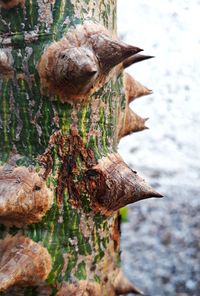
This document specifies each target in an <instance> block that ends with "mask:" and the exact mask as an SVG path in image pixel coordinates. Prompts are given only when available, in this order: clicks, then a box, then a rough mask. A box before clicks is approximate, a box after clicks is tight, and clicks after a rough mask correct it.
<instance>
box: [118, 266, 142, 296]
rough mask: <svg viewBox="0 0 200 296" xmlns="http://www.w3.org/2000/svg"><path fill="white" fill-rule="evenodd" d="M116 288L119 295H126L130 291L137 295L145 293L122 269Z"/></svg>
mask: <svg viewBox="0 0 200 296" xmlns="http://www.w3.org/2000/svg"><path fill="white" fill-rule="evenodd" d="M114 288H115V292H116V294H117V295H124V294H128V293H134V294H137V295H144V293H143V292H142V291H141V290H140V289H138V288H137V287H135V286H134V285H133V284H132V283H131V282H130V281H129V280H128V279H127V278H126V277H125V276H124V274H123V272H122V271H121V270H120V272H119V274H118V275H117V277H116V279H115V282H114Z"/></svg>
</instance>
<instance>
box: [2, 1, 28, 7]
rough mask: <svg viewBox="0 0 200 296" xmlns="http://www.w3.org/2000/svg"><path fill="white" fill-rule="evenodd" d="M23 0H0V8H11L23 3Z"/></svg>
mask: <svg viewBox="0 0 200 296" xmlns="http://www.w3.org/2000/svg"><path fill="white" fill-rule="evenodd" d="M24 2H25V0H0V8H4V9H11V8H13V7H15V6H18V5H23V4H24Z"/></svg>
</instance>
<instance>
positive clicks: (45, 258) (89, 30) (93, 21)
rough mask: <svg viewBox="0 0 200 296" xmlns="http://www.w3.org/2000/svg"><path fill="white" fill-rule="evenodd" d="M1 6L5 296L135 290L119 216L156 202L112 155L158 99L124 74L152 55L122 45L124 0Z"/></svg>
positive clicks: (1, 283)
mask: <svg viewBox="0 0 200 296" xmlns="http://www.w3.org/2000/svg"><path fill="white" fill-rule="evenodd" d="M0 5H1V8H0V46H1V49H0V139H1V141H0V160H1V167H0V223H1V224H0V239H1V240H0V291H2V292H1V293H2V294H1V295H20V296H21V295H26V296H28V295H57V296H59V295H92V296H93V295H94V296H95V295H96V296H100V295H105V296H107V295H110V296H112V295H113V296H114V295H120V294H125V293H128V292H136V293H139V291H138V290H137V289H136V288H134V286H132V285H131V284H130V283H129V282H128V281H127V280H126V279H125V278H124V277H123V274H122V272H121V270H120V266H119V265H120V245H119V244H120V215H119V211H118V210H119V209H120V208H121V207H123V206H125V205H126V204H129V203H132V202H135V201H138V200H141V199H144V198H148V197H153V196H154V197H159V196H160V195H159V194H158V193H156V192H155V191H154V190H153V189H152V188H151V187H150V186H148V185H146V184H145V183H144V181H143V180H142V179H141V178H140V177H139V176H137V174H136V173H135V172H133V171H132V170H131V169H129V168H128V167H127V165H126V164H125V163H124V162H123V160H122V159H121V158H120V156H119V155H118V154H117V153H116V149H117V143H118V141H119V139H120V138H121V137H123V136H125V135H127V134H129V133H130V132H134V131H138V130H143V129H144V128H145V120H144V119H142V118H141V117H139V116H138V115H136V114H135V113H134V112H132V111H131V109H130V108H129V107H128V104H129V102H130V100H132V99H133V98H135V97H138V96H141V95H145V94H149V93H150V91H149V90H148V89H147V88H145V87H143V86H142V85H141V84H139V83H138V82H136V81H135V80H133V78H131V77H130V76H128V75H123V74H122V72H123V68H124V67H126V66H129V65H130V64H132V63H135V62H137V61H140V60H144V59H147V58H149V57H148V56H146V57H145V56H142V55H139V54H137V53H138V52H139V51H140V49H139V48H137V47H133V46H129V45H126V44H124V43H121V42H119V41H118V40H117V39H116V37H115V31H116V30H115V29H116V23H115V22H116V0H98V1H93V0H78V1H77V0H76V1H75V0H54V1H51V0H47V1H42V0H32V1H31V0H0ZM86 21H87V22H86ZM63 36H65V37H64V38H63Z"/></svg>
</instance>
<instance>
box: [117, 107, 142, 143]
mask: <svg viewBox="0 0 200 296" xmlns="http://www.w3.org/2000/svg"><path fill="white" fill-rule="evenodd" d="M147 120H148V118H142V117H140V116H139V115H137V114H136V113H135V112H133V111H132V110H131V108H129V107H128V108H127V109H126V112H125V120H123V119H121V121H119V127H118V130H119V133H118V139H121V138H122V137H125V136H127V135H129V134H131V133H135V132H140V131H143V130H145V129H148V127H146V126H145V122H146V121H147Z"/></svg>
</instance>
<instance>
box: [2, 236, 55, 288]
mask: <svg viewBox="0 0 200 296" xmlns="http://www.w3.org/2000/svg"><path fill="white" fill-rule="evenodd" d="M50 271H51V256H50V255H49V253H48V251H47V250H46V249H45V248H44V247H42V246H41V245H40V244H38V243H35V242H33V241H32V240H31V239H29V238H27V237H25V236H22V235H16V236H14V237H11V236H8V237H6V238H5V239H4V240H1V241H0V291H4V290H6V289H8V288H9V287H11V286H13V285H15V284H20V285H24V284H25V285H35V284H39V283H41V282H42V281H44V280H45V279H46V278H47V276H48V274H49V272H50Z"/></svg>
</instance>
